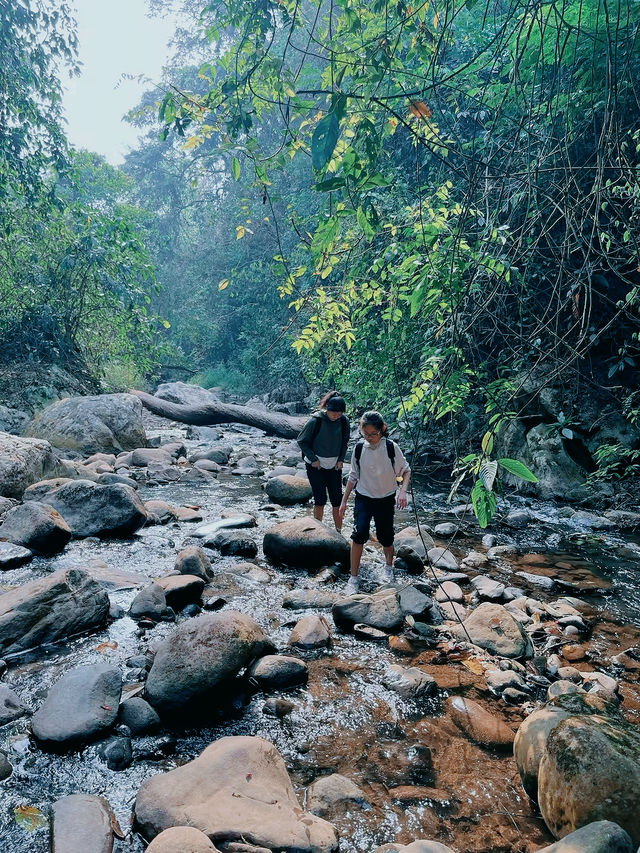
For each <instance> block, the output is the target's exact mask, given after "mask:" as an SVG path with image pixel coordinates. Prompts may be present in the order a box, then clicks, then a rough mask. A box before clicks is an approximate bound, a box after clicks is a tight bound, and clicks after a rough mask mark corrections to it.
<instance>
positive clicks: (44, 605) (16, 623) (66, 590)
mask: <svg viewBox="0 0 640 853" xmlns="http://www.w3.org/2000/svg"><path fill="white" fill-rule="evenodd" d="M108 613H109V596H108V595H107V593H106V591H105V590H104V589H103V588H102V587H101V586H100V584H99V583H97V582H96V581H95V580H93V579H92V578H91V577H89V575H88V574H87V573H86V572H84V571H82V570H81V569H66V570H61V571H58V572H54V573H53V574H51V575H48V576H47V577H44V578H39V579H38V580H34V581H31V582H30V583H27V584H23V585H22V586H19V587H16V589H12V590H9V591H8V592H5V593H3V594H2V595H0V654H11V653H13V652H19V651H24V650H25V649H31V648H34V647H35V646H39V645H43V644H45V643H52V642H54V641H55V640H59V639H61V638H63V637H69V636H71V635H73V634H78V633H81V632H82V631H88V630H90V629H92V628H96V627H98V626H100V625H102V624H104V622H105V621H106V619H107V616H108Z"/></svg>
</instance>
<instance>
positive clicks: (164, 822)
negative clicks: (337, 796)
mask: <svg viewBox="0 0 640 853" xmlns="http://www.w3.org/2000/svg"><path fill="white" fill-rule="evenodd" d="M135 817H136V824H137V826H138V827H139V829H140V831H141V832H142V834H143V835H144V836H145V837H146V838H152V837H153V836H155V835H157V834H158V833H159V832H161V831H162V830H164V829H166V828H167V827H169V826H174V825H176V824H180V823H188V824H189V825H190V826H192V827H195V828H196V829H200V830H201V831H202V832H204V833H205V834H206V835H207V836H208V837H209V838H210V839H211V841H213V842H214V844H216V843H222V842H224V841H233V840H235V839H239V838H241V839H243V842H244V843H245V844H249V845H254V846H255V847H262V848H266V849H268V850H295V851H296V853H334V851H335V850H337V847H338V834H337V832H336V830H335V829H334V827H333V826H332V825H331V824H329V823H327V822H326V821H324V820H322V819H321V818H318V817H316V816H315V815H311V814H310V813H309V812H304V811H303V810H302V809H301V808H300V804H299V803H298V800H297V798H296V795H295V792H294V790H293V786H292V784H291V781H290V779H289V775H288V773H287V770H286V767H285V764H284V761H283V760H282V758H281V757H280V754H279V753H278V751H277V750H276V748H275V747H274V746H273V744H271V743H269V742H268V741H266V740H264V739H263V738H260V737H223V738H220V739H218V740H216V741H214V743H212V744H211V745H210V746H208V747H207V748H206V749H205V750H204V752H203V753H202V754H201V755H200V756H199V757H198V758H196V759H195V760H194V761H190V762H189V763H188V764H184V765H182V766H181V767H177V768H176V769H175V770H171V771H170V772H169V773H160V774H158V775H156V776H153V777H152V778H150V779H147V780H146V781H145V782H143V783H142V786H141V788H140V790H139V792H138V795H137V797H136V802H135Z"/></svg>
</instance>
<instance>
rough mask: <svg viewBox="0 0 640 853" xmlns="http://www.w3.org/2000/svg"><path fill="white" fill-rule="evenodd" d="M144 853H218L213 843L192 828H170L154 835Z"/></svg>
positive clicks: (202, 833)
mask: <svg viewBox="0 0 640 853" xmlns="http://www.w3.org/2000/svg"><path fill="white" fill-rule="evenodd" d="M146 853H219V850H218V848H217V847H216V846H215V845H214V844H213V842H212V841H211V840H210V839H209V838H208V836H206V835H205V834H204V832H200V830H199V829H195V827H193V826H170V827H169V829H165V830H164V832H161V833H160V835H156V837H155V838H154V839H153V841H152V842H151V844H150V845H149V846H148V847H147V850H146Z"/></svg>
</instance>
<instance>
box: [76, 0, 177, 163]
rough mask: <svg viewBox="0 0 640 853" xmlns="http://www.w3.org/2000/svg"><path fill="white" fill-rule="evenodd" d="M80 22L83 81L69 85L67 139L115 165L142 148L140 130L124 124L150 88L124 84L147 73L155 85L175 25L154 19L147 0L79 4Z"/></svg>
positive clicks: (95, 0)
mask: <svg viewBox="0 0 640 853" xmlns="http://www.w3.org/2000/svg"><path fill="white" fill-rule="evenodd" d="M73 3H74V5H75V7H76V12H77V19H78V39H79V42H80V44H79V54H80V60H81V62H82V63H83V66H82V73H81V76H80V77H74V78H71V80H69V82H68V83H67V84H66V93H65V98H64V108H65V114H66V117H67V122H68V123H67V136H68V138H69V141H70V142H71V144H72V145H73V146H74V147H76V148H87V149H89V150H90V151H95V152H97V153H98V154H102V155H103V156H104V157H106V158H107V160H108V161H109V162H110V163H111V164H112V165H114V166H116V165H118V164H119V163H121V162H122V160H123V158H124V155H125V154H126V153H127V151H128V149H129V148H130V147H134V146H135V145H136V141H137V138H138V135H139V133H140V130H139V129H138V128H135V127H131V126H130V125H128V124H127V123H126V122H124V121H123V120H122V117H123V115H124V114H125V113H126V112H127V111H128V110H130V109H131V108H132V107H135V106H136V105H137V104H138V102H139V99H140V96H141V94H142V93H143V92H144V91H145V89H148V88H150V86H149V84H148V83H147V84H145V83H144V82H138V81H133V80H122V79H121V76H122V75H123V74H131V75H134V76H135V77H138V76H139V75H142V76H143V77H146V78H148V79H150V80H152V81H154V82H157V81H158V79H159V76H160V70H161V68H162V65H163V63H164V61H165V59H166V57H167V56H168V48H167V42H168V40H169V39H170V37H171V35H172V34H173V29H174V23H173V22H172V21H170V20H168V19H163V18H158V17H155V18H148V17H147V16H146V11H147V5H146V2H145V0H73Z"/></svg>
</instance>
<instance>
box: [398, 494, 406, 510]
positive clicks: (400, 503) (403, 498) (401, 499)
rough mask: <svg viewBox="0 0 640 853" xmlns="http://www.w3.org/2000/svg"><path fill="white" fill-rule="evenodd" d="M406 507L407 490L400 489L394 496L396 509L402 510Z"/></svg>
mask: <svg viewBox="0 0 640 853" xmlns="http://www.w3.org/2000/svg"><path fill="white" fill-rule="evenodd" d="M406 505H407V490H406V489H400V490H399V492H398V494H397V495H396V506H397V507H398V509H404V508H405V507H406Z"/></svg>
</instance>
